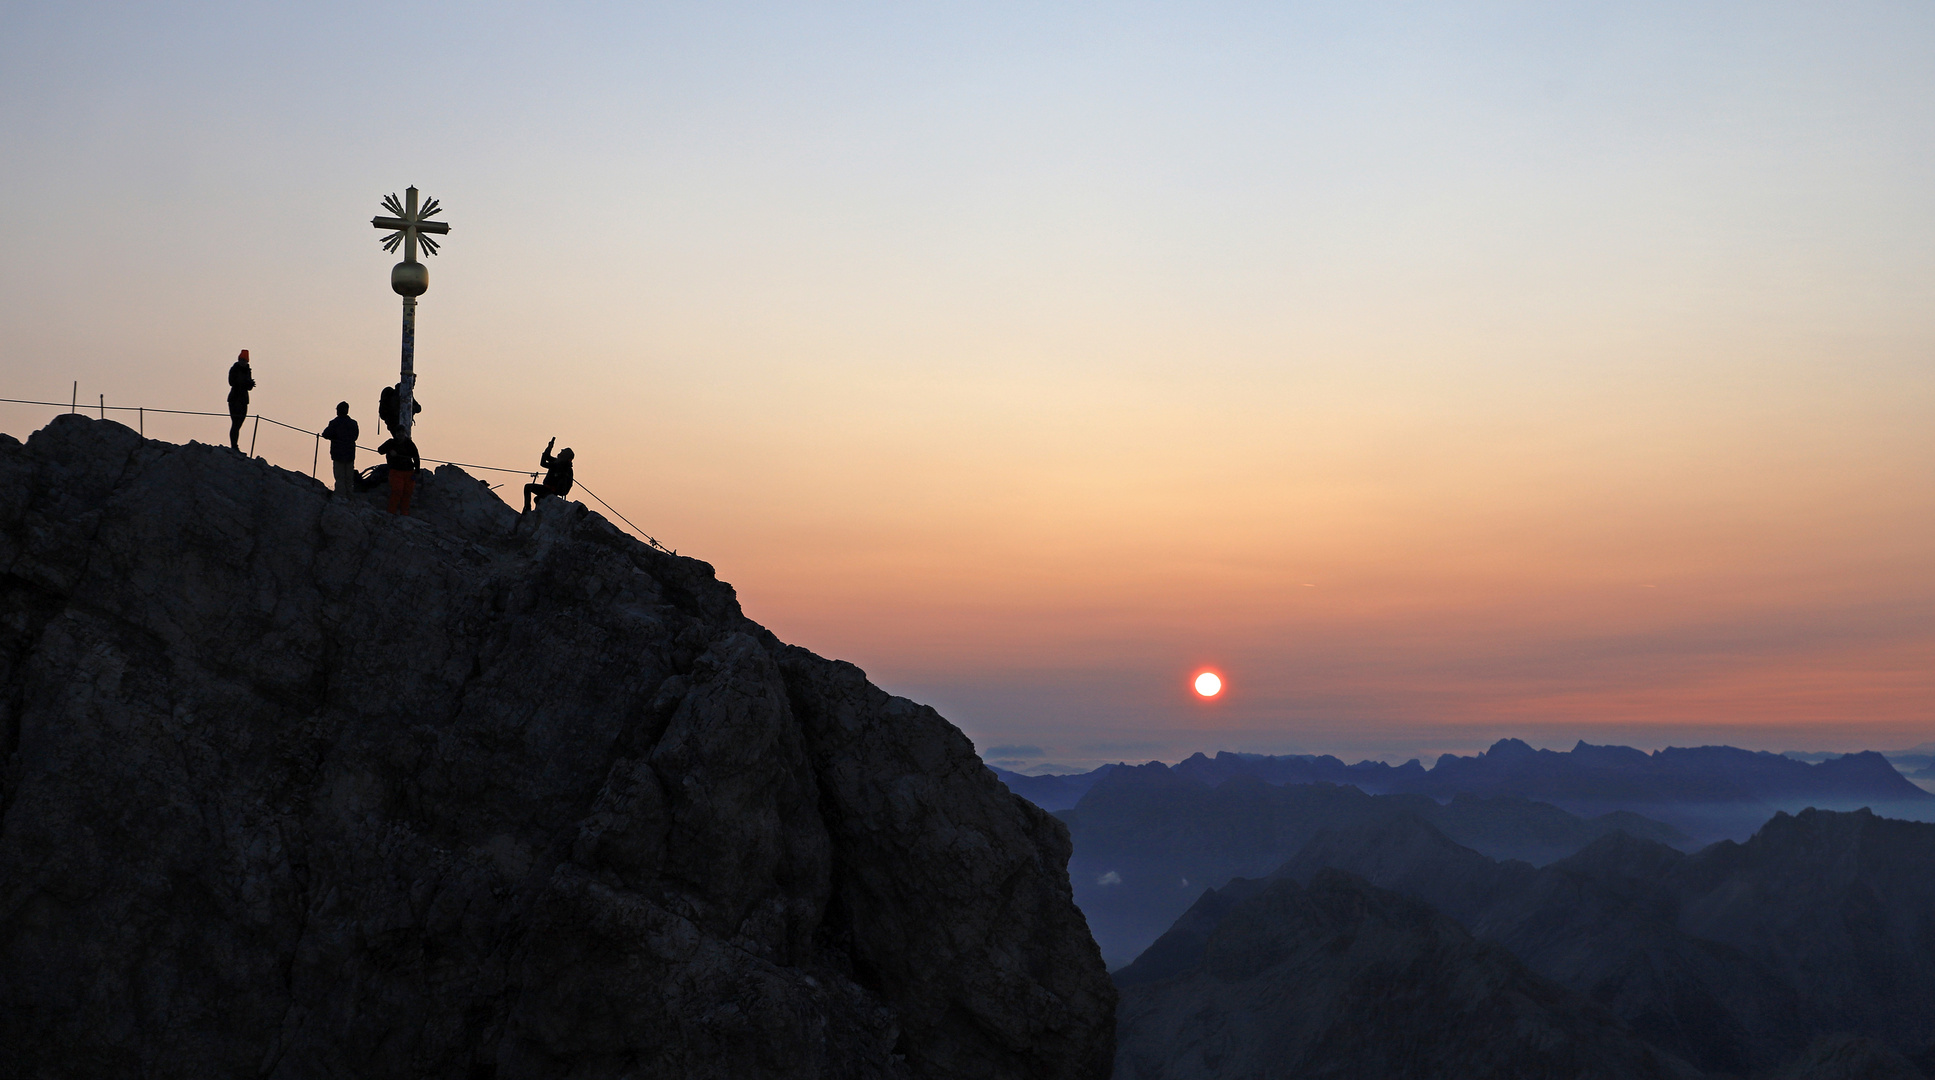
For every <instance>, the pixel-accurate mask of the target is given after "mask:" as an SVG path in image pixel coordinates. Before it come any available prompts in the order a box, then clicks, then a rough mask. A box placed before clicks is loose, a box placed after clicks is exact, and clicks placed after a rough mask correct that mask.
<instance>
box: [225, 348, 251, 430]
mask: <svg viewBox="0 0 1935 1080" xmlns="http://www.w3.org/2000/svg"><path fill="white" fill-rule="evenodd" d="M253 389H255V372H253V371H250V370H249V351H248V350H247V349H243V350H242V355H240V356H238V357H236V358H235V362H234V363H233V364H230V365H229V366H228V448H229V449H230V450H240V449H242V443H241V436H242V421H244V420H246V419H248V417H249V391H251V390H253Z"/></svg>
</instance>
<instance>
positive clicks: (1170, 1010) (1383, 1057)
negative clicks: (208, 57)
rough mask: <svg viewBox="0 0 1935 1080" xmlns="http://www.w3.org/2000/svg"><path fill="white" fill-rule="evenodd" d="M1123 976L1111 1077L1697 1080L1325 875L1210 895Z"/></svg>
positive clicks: (1493, 958) (1571, 998) (1376, 896)
mask: <svg viewBox="0 0 1935 1080" xmlns="http://www.w3.org/2000/svg"><path fill="white" fill-rule="evenodd" d="M1115 978H1116V983H1117V985H1118V986H1119V987H1120V988H1121V991H1122V998H1121V1005H1120V1009H1119V1019H1118V1022H1117V1031H1118V1032H1119V1041H1118V1044H1117V1052H1116V1068H1115V1075H1116V1077H1117V1078H1118V1080H1197V1078H1203V1080H1208V1078H1212V1077H1216V1078H1220V1077H1237V1076H1240V1077H1252V1078H1256V1080H1275V1078H1284V1080H1289V1078H1301V1077H1340V1078H1341V1077H1379V1078H1383V1080H1427V1078H1429V1080H1440V1078H1442V1080H1478V1078H1498V1080H1505V1078H1511V1080H1667V1078H1686V1080H1692V1078H1693V1077H1695V1076H1697V1074H1696V1073H1695V1072H1694V1071H1693V1070H1692V1069H1691V1068H1689V1067H1687V1066H1686V1065H1685V1064H1684V1063H1682V1062H1678V1061H1675V1060H1673V1059H1672V1058H1671V1057H1670V1056H1669V1055H1666V1054H1663V1053H1661V1052H1659V1051H1658V1050H1657V1049H1655V1048H1653V1047H1651V1046H1649V1045H1647V1044H1646V1043H1645V1042H1644V1041H1642V1040H1641V1039H1640V1038H1638V1037H1637V1036H1636V1035H1634V1034H1633V1032H1632V1031H1631V1030H1629V1029H1628V1028H1627V1027H1626V1026H1625V1025H1624V1024H1622V1023H1621V1022H1620V1021H1619V1020H1618V1019H1617V1018H1615V1017H1614V1016H1613V1015H1612V1014H1611V1013H1610V1012H1608V1011H1607V1010H1605V1009H1604V1008H1602V1007H1600V1006H1598V1005H1596V1004H1594V1003H1593V1002H1591V1001H1589V1000H1587V999H1586V998H1585V997H1584V996H1582V995H1579V994H1577V993H1574V992H1572V991H1570V990H1567V989H1565V988H1563V987H1560V986H1558V985H1555V984H1554V983H1552V982H1551V981H1549V980H1546V979H1543V978H1540V977H1539V976H1538V975H1537V974H1535V973H1534V972H1532V971H1531V970H1529V969H1528V968H1527V967H1526V966H1525V965H1524V964H1522V963H1520V962H1519V961H1518V960H1517V959H1516V958H1515V957H1513V956H1512V955H1511V953H1509V952H1507V951H1506V950H1504V949H1501V948H1498V947H1497V946H1494V945H1488V944H1486V943H1484V942H1482V941H1479V940H1477V939H1476V938H1474V937H1473V936H1472V935H1471V934H1469V933H1468V932H1466V931H1465V929H1464V928H1463V927H1461V926H1459V925H1458V924H1457V923H1456V922H1455V921H1454V920H1452V919H1450V918H1447V917H1446V916H1444V915H1442V914H1440V913H1438V912H1436V911H1434V910H1432V909H1431V908H1430V907H1429V906H1428V905H1426V904H1423V903H1420V902H1418V901H1416V900H1412V899H1409V898H1407V897H1404V896H1402V895H1400V894H1398V893H1396V892H1392V891H1389V890H1385V889H1380V888H1377V887H1375V886H1373V885H1370V884H1368V883H1367V882H1365V881H1363V880H1362V879H1360V878H1357V877H1354V876H1352V875H1349V874H1344V873H1340V872H1338V871H1334V870H1327V871H1323V872H1320V873H1318V874H1317V875H1315V876H1314V877H1313V878H1312V879H1311V880H1310V882H1309V884H1308V886H1304V885H1301V884H1299V883H1298V882H1297V881H1295V880H1293V879H1290V878H1279V879H1276V880H1272V881H1250V880H1243V881H1238V882H1232V883H1231V884H1230V885H1228V886H1226V887H1224V888H1223V889H1220V890H1215V891H1212V892H1208V893H1205V894H1204V895H1203V896H1202V898H1201V899H1199V900H1198V901H1197V903H1196V904H1195V905H1194V906H1193V907H1192V908H1191V909H1190V911H1189V912H1188V913H1186V914H1185V915H1184V917H1183V919H1181V920H1179V921H1178V923H1177V925H1176V928H1175V929H1173V930H1172V931H1170V933H1168V934H1166V935H1164V937H1163V938H1162V939H1161V940H1159V941H1158V942H1157V943H1156V944H1155V945H1154V946H1152V947H1151V948H1150V949H1149V951H1148V952H1147V953H1145V954H1144V956H1143V957H1141V958H1139V959H1137V960H1136V962H1135V963H1134V964H1131V965H1130V966H1128V967H1127V968H1124V969H1123V970H1122V971H1120V972H1117V973H1116V976H1115Z"/></svg>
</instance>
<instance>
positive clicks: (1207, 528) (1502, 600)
mask: <svg viewBox="0 0 1935 1080" xmlns="http://www.w3.org/2000/svg"><path fill="white" fill-rule="evenodd" d="M0 139H4V144H3V145H4V147H5V152H4V154H0V161H4V165H0V396H4V397H26V398H60V399H65V398H66V396H67V395H68V393H69V392H70V385H71V384H72V383H73V382H75V381H78V382H79V384H80V394H81V395H82V397H83V399H84V400H89V401H92V400H95V396H96V395H97V394H105V395H106V397H107V401H108V403H109V404H145V405H150V406H159V407H180V408H206V409H212V410H217V411H219V410H221V409H222V408H223V405H222V399H223V395H224V393H225V385H224V382H223V374H224V370H225V368H226V366H227V364H228V362H229V360H230V359H231V358H232V357H233V356H234V353H235V350H236V349H238V348H243V347H246V348H249V349H250V350H251V351H252V353H253V356H254V357H255V361H256V363H255V367H256V377H257V380H258V382H259V383H260V388H259V389H258V391H257V393H256V395H255V405H256V407H257V408H258V409H259V410H260V411H262V412H263V413H265V414H267V415H269V416H273V417H276V418H278V419H285V420H288V421H289V422H292V423H297V424H301V425H303V426H307V427H312V428H313V427H319V426H320V425H321V424H322V423H324V422H325V421H326V420H327V419H328V417H329V415H330V413H331V408H332V406H333V405H334V403H335V402H336V401H337V400H338V399H339V398H343V397H348V398H349V399H350V400H351V403H352V406H353V407H354V409H353V411H354V412H355V414H356V415H357V416H359V417H360V418H362V419H363V420H364V422H365V427H366V429H367V428H369V427H373V426H374V424H373V419H374V417H373V413H374V398H375V395H376V391H377V389H378V388H379V387H380V386H381V385H382V384H383V383H384V382H385V381H389V380H393V379H394V377H395V365H396V334H397V308H398V304H397V300H396V298H395V296H394V295H392V294H391V293H390V292H389V291H388V288H387V277H386V273H387V269H388V267H389V265H390V263H391V262H392V261H394V259H393V257H391V256H387V255H385V254H384V253H383V252H382V251H381V250H380V249H379V247H378V246H377V239H378V236H379V234H378V233H377V232H376V231H375V230H373V229H371V228H370V227H369V225H368V219H369V218H370V217H371V216H372V215H373V214H375V213H376V212H378V200H379V198H380V197H381V196H382V195H384V194H386V193H389V192H392V191H400V190H401V189H402V188H403V187H404V186H405V185H408V184H412V183H414V184H416V185H417V186H419V187H420V188H422V189H423V191H424V192H425V193H426V194H427V195H432V196H436V197H438V198H441V199H443V200H444V202H445V205H446V206H447V208H448V210H447V215H446V216H447V220H448V221H450V222H451V224H452V231H451V234H450V236H449V238H448V244H447V246H446V248H445V253H444V254H443V255H442V256H440V257H439V258H437V259H435V260H432V261H431V271H432V276H431V280H432V284H431V289H430V292H429V294H428V295H427V296H426V297H425V298H424V301H423V305H422V308H421V313H420V316H419V326H418V343H419V344H418V349H419V351H418V365H419V372H420V378H421V381H420V384H419V385H420V389H419V393H420V396H421V397H422V398H423V399H424V401H425V402H426V403H427V404H426V407H425V412H424V414H423V418H422V425H421V427H420V429H419V440H420V442H421V443H422V444H423V446H424V451H425V453H426V454H428V455H431V456H436V457H445V458H455V459H459V460H466V461H475V462H481V463H485V464H504V465H511V466H520V467H521V466H526V465H534V464H535V458H536V454H537V451H538V450H539V449H540V448H541V447H542V446H543V444H544V440H545V439H546V438H548V437H550V436H551V435H554V434H555V435H557V436H559V437H560V440H561V443H562V444H569V445H572V446H574V447H575V448H576V449H577V452H578V459H579V475H580V477H581V478H582V479H583V480H584V481H585V482H586V483H588V484H590V485H592V487H593V489H594V490H596V491H597V492H598V493H599V494H600V495H602V496H604V497H605V498H607V499H609V500H611V501H612V502H613V503H614V504H615V505H617V506H618V507H619V509H620V510H622V511H623V512H624V513H625V514H626V516H628V517H630V518H631V519H632V520H633V521H635V522H637V523H638V524H639V525H640V526H641V527H643V528H644V529H646V530H648V531H650V532H651V533H652V534H654V535H656V536H657V537H659V538H660V539H662V540H664V541H665V542H667V543H668V544H670V545H672V546H673V547H676V548H678V549H679V550H680V551H681V552H682V553H687V554H692V555H696V556H698V557H700V558H704V559H706V560H708V561H710V562H711V563H713V564H714V565H715V566H716V567H717V569H718V571H719V575H720V577H722V578H723V579H725V580H727V581H730V582H732V583H733V584H734V585H735V586H737V587H738V589H739V591H740V596H741V599H742V601H743V603H744V606H745V608H746V611H747V613H748V614H749V615H751V616H752V617H753V618H755V619H758V620H760V621H762V622H764V623H765V624H767V625H768V626H770V627H771V628H773V630H774V631H776V632H777V633H778V634H779V635H780V636H781V637H783V638H786V639H788V640H790V641H794V642H797V643H799V644H803V645H806V646H807V647H809V648H812V649H814V650H815V651H818V652H820V653H823V654H826V655H831V656H837V657H841V658H843V659H848V660H851V661H853V662H855V663H857V664H859V665H860V666H861V667H863V668H865V669H866V670H867V671H868V672H869V674H870V675H871V676H872V677H873V678H874V679H875V681H876V682H879V683H881V684H882V685H884V686H886V687H887V688H889V689H891V690H894V691H896V692H899V693H904V694H907V695H909V696H912V697H915V698H917V699H920V700H923V701H928V702H930V703H932V704H934V705H936V706H937V707H939V708H940V709H941V710H942V711H943V712H944V713H946V714H947V715H948V716H949V717H950V718H951V719H953V720H954V721H955V722H957V723H958V724H960V725H961V726H962V727H963V728H964V729H965V730H966V731H967V732H968V733H969V734H970V735H971V736H973V737H974V739H975V740H976V742H977V744H979V745H980V746H982V747H983V748H984V751H988V752H989V756H990V757H1000V758H1001V759H1002V760H1004V761H1011V762H1013V763H1015V764H1020V765H1040V764H1043V763H1060V764H1067V765H1088V764H1093V763H1096V762H1099V761H1102V760H1114V759H1117V758H1123V757H1126V758H1130V759H1139V758H1149V757H1162V758H1167V759H1171V760H1173V759H1174V758H1175V757H1177V756H1179V755H1181V754H1186V753H1188V752H1191V751H1193V750H1197V749H1203V750H1212V751H1213V750H1216V749H1242V750H1259V751H1269V752H1286V751H1329V752H1336V753H1339V754H1342V755H1344V756H1347V757H1350V758H1356V757H1360V756H1380V757H1395V758H1397V759H1400V760H1401V759H1402V758H1403V757H1405V756H1409V755H1411V754H1414V753H1435V752H1437V751H1440V750H1468V749H1471V748H1473V747H1476V746H1481V745H1483V744H1485V743H1488V742H1490V741H1491V740H1492V739H1494V738H1497V737H1500V736H1504V735H1516V736H1519V737H1523V738H1526V739H1528V740H1529V741H1532V742H1533V743H1535V744H1537V745H1548V746H1555V747H1565V746H1569V745H1570V744H1571V743H1572V741H1573V740H1575V739H1578V738H1585V739H1587V740H1589V741H1594V742H1625V743H1628V744H1632V745H1638V746H1642V747H1649V748H1650V747H1657V746H1663V745H1669V744H1678V745H1685V744H1690V743H1702V742H1730V743H1734V744H1736V745H1745V746H1754V747H1761V748H1767V749H1790V748H1793V749H1855V748H1860V747H1864V746H1867V747H1875V748H1883V749H1886V748H1893V747H1897V746H1906V745H1909V744H1912V743H1917V742H1923V741H1927V740H1929V739H1930V738H1935V545H1932V543H1931V541H1932V540H1935V446H1932V445H1931V431H1935V428H1932V427H1931V424H1930V419H1931V417H1932V416H1935V365H1932V364H1931V358H1932V356H1935V305H1932V304H1931V299H1932V298H1935V7H1931V6H1929V5H1928V4H1926V3H1921V2H1916V3H1844V4H1834V5H1827V4H1819V3H1809V4H1796V3H1779V2H1765V0H1757V2H1754V3H1724V4H1723V3H1704V4H1703V3H1687V2H1684V0H1681V2H1674V3H1631V2H1622V3H1617V4H1614V3H1567V4H1551V3H1537V4H1534V3H1489V4H1485V3H1428V4H1427V3H1419V4H1348V5H1346V4H1293V3H1276V4H1217V3H1190V4H1187V5H1185V4H1135V3H1113V4H1056V5H1041V4H1035V3H1029V4H999V3H982V4H974V5H958V4H947V5H942V4H925V3H896V4H819V5H811V4H730V3H726V4H722V3H710V4H703V5H701V4H689V5H671V6H667V5H611V6H592V5H572V4H551V5H526V4H496V5H492V4H466V5H462V6H451V7H436V6H427V5H411V4H385V5H358V4H333V5H288V4H274V5H271V4H249V5H239V4H238V5H216V4H170V5H135V4H129V5H122V6H103V5H92V4H84V3H62V4H51V3H5V2H0ZM47 415H48V412H47V410H44V409H34V408H29V407H23V406H0V430H5V431H8V432H11V433H13V434H15V435H16V436H25V435H26V434H27V433H28V432H29V431H30V430H32V429H33V428H34V427H37V426H39V425H40V424H41V423H43V422H44V421H45V419H46V418H47ZM225 427H226V425H225V424H223V423H222V422H221V421H219V420H208V421H189V420H182V421H175V422H172V423H171V422H167V421H159V420H157V421H155V422H153V423H150V424H149V431H150V433H151V434H156V435H159V436H162V437H165V438H171V439H177V440H185V439H187V438H190V437H193V438H200V439H202V440H204V441H219V440H220V439H222V438H223V437H224V436H225ZM310 450H312V445H311V442H310V440H308V439H306V438H303V437H299V436H284V435H279V434H275V435H272V434H270V433H267V432H266V430H265V434H264V436H263V442H262V445H261V446H260V447H259V452H261V453H263V454H264V455H265V456H267V457H269V458H270V459H271V460H273V461H276V462H277V463H279V464H286V465H289V466H291V467H295V468H301V469H304V470H307V468H308V467H309V460H310V458H309V455H308V454H306V453H305V451H310ZM1202 665H1211V666H1215V667H1216V668H1218V669H1219V670H1221V671H1222V672H1224V674H1225V676H1226V678H1227V680H1228V685H1229V690H1228V692H1227V694H1226V695H1225V696H1224V698H1223V699H1222V700H1220V701H1218V702H1216V703H1215V704H1213V705H1207V706H1205V705H1202V704H1200V703H1198V702H1195V701H1193V700H1191V698H1190V695H1189V694H1188V692H1187V681H1188V679H1189V677H1190V676H1191V675H1193V674H1194V672H1195V671H1196V670H1198V669H1199V667H1200V666H1202ZM997 746H1000V747H1006V748H1009V749H1010V750H1012V751H1014V752H1011V753H1005V754H996V753H994V752H993V751H992V748H993V747H997Z"/></svg>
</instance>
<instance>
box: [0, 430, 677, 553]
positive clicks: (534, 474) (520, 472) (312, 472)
mask: <svg viewBox="0 0 1935 1080" xmlns="http://www.w3.org/2000/svg"><path fill="white" fill-rule="evenodd" d="M0 403H6V404H11V405H51V406H53V407H54V408H57V409H66V410H68V411H69V412H77V413H84V412H86V411H87V406H85V405H81V404H79V402H78V401H72V402H69V403H67V404H65V405H62V404H61V403H60V402H58V401H29V400H27V399H26V398H0ZM94 407H95V408H96V409H99V410H100V411H101V414H102V416H101V418H102V419H106V418H107V412H108V411H109V410H110V409H112V410H114V411H117V412H131V413H141V414H143V415H144V419H145V414H147V413H163V414H166V415H168V416H227V417H233V416H234V414H233V413H219V412H199V411H197V410H194V409H150V408H148V407H147V406H145V405H109V404H108V403H107V401H106V399H105V398H103V399H102V400H101V401H100V402H99V403H98V404H96V405H95V406H94ZM248 417H252V418H253V419H254V420H255V421H256V423H257V424H261V423H264V422H267V423H270V424H274V425H275V426H276V427H279V428H284V429H287V430H289V431H295V432H300V433H301V434H304V435H309V436H313V437H314V438H315V440H316V449H317V452H318V454H319V455H320V452H321V449H322V432H320V431H310V430H309V429H308V428H299V427H297V426H295V425H294V424H285V423H283V422H282V421H280V420H275V419H271V418H270V417H267V416H263V415H261V414H260V413H249V414H247V417H245V418H248ZM140 434H141V437H142V438H144V439H145V438H147V424H146V423H145V422H144V423H143V424H142V425H141V431H140ZM356 448H357V449H358V450H368V451H369V452H370V453H372V454H374V453H376V448H375V447H373V446H364V445H362V444H361V443H358V444H357V447H356ZM249 449H250V450H251V451H252V450H254V449H255V437H254V435H253V433H251V435H250V437H249ZM251 456H253V455H251ZM420 460H423V461H429V462H434V463H436V464H438V465H455V466H457V467H458V468H460V469H481V470H483V471H485V472H500V473H511V474H512V475H514V476H529V477H530V478H531V480H532V481H533V482H535V481H536V480H537V478H538V473H539V472H542V471H543V470H541V469H540V470H533V469H505V468H500V467H498V466H496V465H472V464H470V463H468V462H463V461H449V460H446V459H444V458H432V457H426V458H420ZM317 464H318V462H317V461H312V462H311V463H310V467H309V476H310V478H311V479H315V478H316V465H317ZM575 486H576V487H579V488H582V489H583V490H584V493H585V494H586V495H589V496H591V497H592V498H593V499H597V500H598V505H599V506H602V507H604V508H605V509H606V510H609V511H611V513H612V514H614V515H615V516H616V517H617V518H618V520H620V521H622V522H624V523H625V524H627V525H630V526H631V528H632V532H634V533H636V534H638V536H640V537H641V538H643V539H644V541H645V542H646V543H648V544H650V545H652V546H653V547H655V548H657V549H659V550H660V551H663V552H665V553H666V554H667V555H677V554H678V552H676V551H674V550H672V549H671V548H669V547H666V546H665V545H664V544H661V543H659V542H658V540H657V539H655V538H653V537H652V536H651V534H649V533H647V532H646V531H645V530H644V529H641V528H639V527H638V526H637V525H635V524H633V522H632V519H631V518H628V517H626V516H625V515H623V514H620V513H619V512H618V510H617V509H616V508H615V507H613V506H612V505H611V504H610V503H608V502H606V501H605V500H604V499H602V498H599V496H598V493H597V492H595V491H593V490H591V488H589V487H587V486H586V485H585V482H584V481H582V480H577V481H575Z"/></svg>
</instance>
